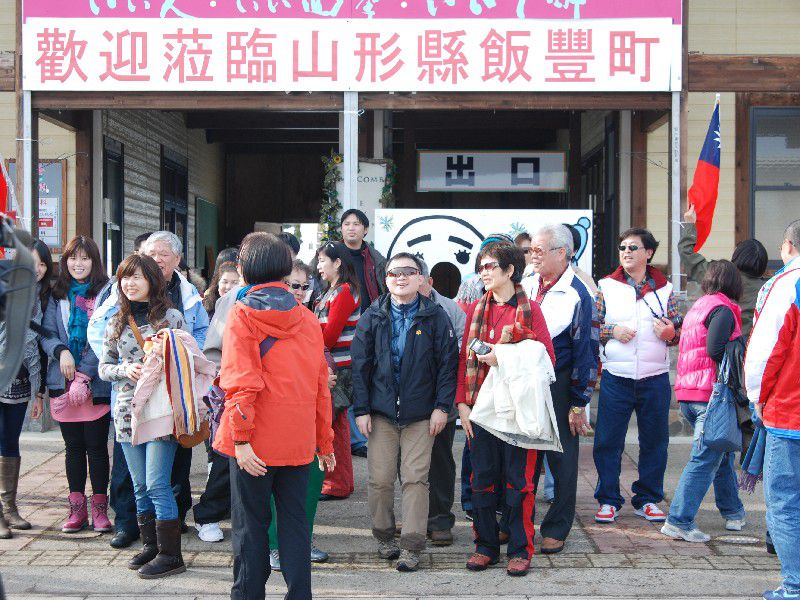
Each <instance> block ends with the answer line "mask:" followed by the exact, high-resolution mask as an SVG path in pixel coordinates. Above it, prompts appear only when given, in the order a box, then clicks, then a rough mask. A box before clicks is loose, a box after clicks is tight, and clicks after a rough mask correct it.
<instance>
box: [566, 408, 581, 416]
mask: <svg viewBox="0 0 800 600" xmlns="http://www.w3.org/2000/svg"><path fill="white" fill-rule="evenodd" d="M569 410H570V411H571V412H572V414H574V415H580V414H583V407H582V406H573V407H572V408H570V409H569Z"/></svg>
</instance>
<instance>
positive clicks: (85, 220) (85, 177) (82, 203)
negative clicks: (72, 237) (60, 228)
mask: <svg viewBox="0 0 800 600" xmlns="http://www.w3.org/2000/svg"><path fill="white" fill-rule="evenodd" d="M92 120H93V119H92V111H90V110H84V111H82V112H80V113H78V122H77V125H78V128H77V130H76V132H75V233H76V235H85V236H88V237H91V236H92V215H93V212H92V137H93V136H92Z"/></svg>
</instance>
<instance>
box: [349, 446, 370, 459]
mask: <svg viewBox="0 0 800 600" xmlns="http://www.w3.org/2000/svg"><path fill="white" fill-rule="evenodd" d="M350 454H352V455H353V456H358V457H359V458H367V447H366V446H360V447H359V448H353V449H352V450H351V451H350Z"/></svg>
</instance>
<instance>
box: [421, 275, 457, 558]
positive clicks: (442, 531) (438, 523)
mask: <svg viewBox="0 0 800 600" xmlns="http://www.w3.org/2000/svg"><path fill="white" fill-rule="evenodd" d="M419 262H420V265H421V267H422V269H421V271H420V275H421V276H422V285H420V286H419V293H420V294H422V295H423V296H425V297H426V298H430V299H431V300H433V301H434V302H435V303H436V304H438V305H439V306H441V307H442V308H443V309H444V312H445V313H447V316H448V318H449V319H450V324H451V325H452V326H453V329H454V330H455V332H456V341H457V342H458V348H461V338H462V337H463V335H464V328H465V327H466V321H467V315H466V313H465V312H464V311H463V310H461V307H460V306H459V305H458V304H456V303H455V301H454V300H451V299H450V298H448V297H447V296H443V295H442V294H440V293H439V292H437V291H436V290H435V289H433V277H431V274H430V270H429V269H428V265H427V264H425V261H424V260H420V261H419ZM457 418H458V408H457V407H456V405H455V402H453V410H451V411H450V414H449V415H448V418H447V425H446V426H445V428H444V429H443V430H442V432H441V433H440V434H439V435H437V436H436V438H435V439H434V441H433V451H432V452H431V469H430V472H429V474H428V482H429V484H430V489H429V491H428V499H429V502H428V536H429V537H430V539H431V544H433V545H434V546H449V545H451V544H452V543H453V531H452V530H453V526H454V525H455V523H456V517H455V515H454V514H453V501H454V499H455V496H454V495H455V486H456V463H455V460H454V459H453V440H454V439H455V436H456V419H457Z"/></svg>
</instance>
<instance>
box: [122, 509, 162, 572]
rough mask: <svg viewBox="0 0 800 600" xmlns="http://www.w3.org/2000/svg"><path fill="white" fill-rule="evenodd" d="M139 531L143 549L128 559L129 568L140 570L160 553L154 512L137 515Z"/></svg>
mask: <svg viewBox="0 0 800 600" xmlns="http://www.w3.org/2000/svg"><path fill="white" fill-rule="evenodd" d="M136 523H137V524H138V525H139V533H140V534H141V536H142V551H141V552H139V554H137V555H136V556H134V557H133V558H132V559H130V561H128V568H129V569H131V570H133V571H138V570H139V569H140V568H141V567H143V566H144V565H146V564H147V563H149V562H150V561H151V560H153V559H154V558H155V557H156V555H157V554H158V546H157V544H156V516H155V515H154V514H153V513H142V514H140V515H136Z"/></svg>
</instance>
